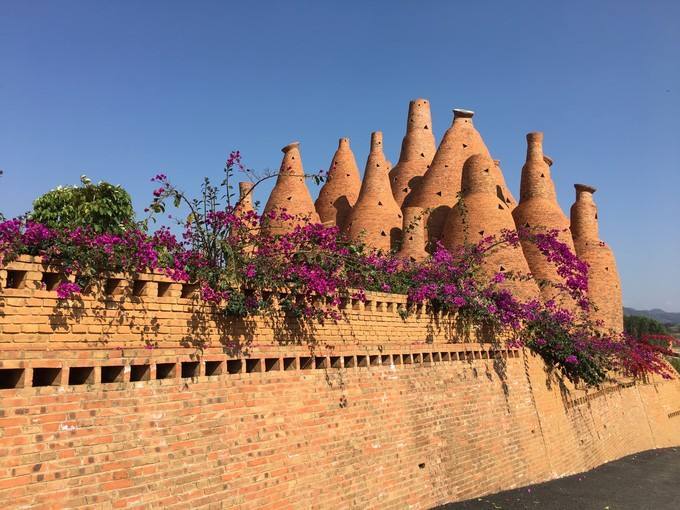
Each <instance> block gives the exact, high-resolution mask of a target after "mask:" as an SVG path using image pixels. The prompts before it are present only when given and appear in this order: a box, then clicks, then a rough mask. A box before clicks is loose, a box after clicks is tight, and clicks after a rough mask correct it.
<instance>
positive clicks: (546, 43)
mask: <svg viewBox="0 0 680 510" xmlns="http://www.w3.org/2000/svg"><path fill="white" fill-rule="evenodd" d="M678 20H680V2H677V1H642V0H640V1H637V2H632V1H627V0H618V1H598V2H586V1H583V2H581V1H571V2H551V1H536V2H530V1H517V2H507V1H497V2H491V1H476V2H455V1H450V2H444V1H438V2H435V1H431V2H430V1H423V0H421V1H419V2H411V1H384V2H371V1H366V0H364V1H344V2H323V1H308V2H302V1H288V2H278V1H276V2H275V1H272V2H265V1H260V2H226V1H216V2H209V1H195V2H172V1H144V2H133V1H119V2H103V1H82V2H78V1H61V2H54V1H50V2H40V1H31V2H23V1H18V0H17V1H6V0H0V168H1V169H3V170H4V171H5V176H4V177H3V178H1V179H0V209H1V210H2V211H4V212H5V214H8V215H15V214H19V213H22V212H24V211H26V210H28V209H29V208H30V206H31V202H32V200H33V199H34V198H35V197H36V196H38V195H39V194H41V193H43V192H44V191H47V190H49V189H50V188H52V187H54V186H56V185H58V184H73V183H77V182H78V178H79V176H80V175H81V174H83V173H85V174H87V175H88V176H90V177H91V178H93V179H95V180H100V179H103V180H108V181H111V182H113V183H116V184H122V185H123V186H125V187H126V188H127V189H128V190H129V191H130V192H131V194H132V196H133V198H134V201H135V206H136V207H137V209H138V210H139V211H141V210H142V209H143V207H144V205H145V204H146V203H147V202H148V198H149V196H150V191H151V190H152V185H151V183H150V182H149V178H150V177H151V176H152V175H154V174H155V173H157V172H159V171H163V172H165V173H167V174H168V175H169V176H170V177H171V178H172V179H173V181H175V182H176V183H178V184H179V185H181V187H183V188H185V189H187V190H191V191H195V190H197V188H198V185H199V183H200V180H201V178H202V177H203V176H204V175H211V176H215V177H218V176H219V174H220V170H221V168H222V166H223V162H224V160H225V157H226V155H227V154H228V152H229V151H230V150H232V149H239V150H241V152H242V153H243V155H244V158H245V161H246V163H247V164H248V166H250V167H253V168H260V169H264V168H277V167H278V165H279V163H280V157H281V153H280V150H279V149H280V148H281V147H283V146H284V145H286V144H287V143H289V142H290V141H293V140H300V141H301V142H302V145H301V150H302V156H303V161H304V164H305V169H306V170H308V171H310V172H311V171H315V170H318V169H322V168H327V166H328V164H329V163H330V160H331V157H332V155H333V151H334V150H335V148H336V146H337V139H338V138H339V137H341V136H349V137H350V138H351V140H352V146H353V149H354V151H355V154H356V156H357V160H358V161H359V165H360V166H361V167H363V164H364V162H365V158H366V156H367V151H368V143H369V136H370V132H371V131H374V130H382V131H383V132H384V134H385V148H386V152H387V154H388V157H389V158H390V159H391V160H392V161H393V162H396V161H397V159H398V155H399V148H400V143H401V138H402V136H403V134H404V128H405V122H406V110H407V107H408V102H409V100H410V99H412V98H416V97H425V98H429V99H430V101H431V103H432V107H433V125H434V130H435V133H436V135H437V140H439V138H440V137H441V135H442V133H443V132H444V131H445V130H446V128H447V127H448V126H449V124H450V122H451V108H454V107H461V108H468V109H473V110H475V111H476V112H477V114H476V116H475V125H476V126H477V128H478V129H479V131H480V132H481V133H482V136H483V137H484V139H485V141H486V143H487V145H488V146H489V148H490V150H491V152H492V154H493V155H494V157H495V158H497V159H500V160H501V165H502V168H503V171H504V174H505V177H506V180H507V181H508V184H509V185H510V186H511V188H512V190H513V192H514V194H515V195H516V196H517V195H519V192H518V188H519V172H520V169H521V167H522V163H523V158H524V154H525V139H524V135H525V134H526V133H527V132H528V131H533V130H540V131H544V132H545V151H546V153H547V154H549V155H550V156H551V157H553V158H554V159H555V165H554V166H553V176H554V179H555V182H556V185H557V189H558V193H559V200H560V203H561V205H562V207H563V209H564V210H565V211H568V208H569V206H570V204H571V203H572V201H573V197H574V190H573V186H572V185H573V183H575V182H583V183H587V184H591V185H593V186H595V187H597V188H598V192H597V193H596V196H595V197H596V199H597V202H598V204H599V206H600V229H601V235H602V237H603V238H604V239H605V240H606V241H607V242H609V243H610V244H611V245H612V247H613V248H614V250H615V253H616V255H617V258H618V264H619V270H620V272H621V275H622V279H623V290H624V302H625V303H626V305H628V306H635V307H638V308H641V307H644V308H649V307H660V308H664V309H666V310H670V311H680V264H679V263H678V259H679V258H680V256H679V254H680V122H678V116H679V114H680V58H678V55H679V54H680V30H678ZM310 186H311V184H310ZM312 193H313V195H314V196H315V195H316V190H315V189H313V190H312ZM267 194H268V190H267V189H266V188H262V189H261V190H260V192H259V193H258V198H259V199H260V200H265V199H266V196H267Z"/></svg>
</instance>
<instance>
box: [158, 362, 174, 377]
mask: <svg viewBox="0 0 680 510" xmlns="http://www.w3.org/2000/svg"><path fill="white" fill-rule="evenodd" d="M176 367H177V363H157V364H156V379H172V378H173V377H175V370H176Z"/></svg>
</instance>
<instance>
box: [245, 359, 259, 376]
mask: <svg viewBox="0 0 680 510" xmlns="http://www.w3.org/2000/svg"><path fill="white" fill-rule="evenodd" d="M256 372H262V360H261V359H257V358H256V359H247V360H246V374H253V373H256Z"/></svg>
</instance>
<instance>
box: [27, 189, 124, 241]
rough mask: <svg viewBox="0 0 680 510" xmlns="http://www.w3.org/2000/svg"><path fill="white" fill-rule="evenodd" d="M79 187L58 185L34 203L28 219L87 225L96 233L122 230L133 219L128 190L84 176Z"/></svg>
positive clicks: (65, 225)
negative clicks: (96, 181)
mask: <svg viewBox="0 0 680 510" xmlns="http://www.w3.org/2000/svg"><path fill="white" fill-rule="evenodd" d="M80 181H81V183H82V186H66V187H58V188H56V189H53V190H52V191H48V192H47V193H45V194H44V195H42V196H41V197H39V198H38V199H36V200H35V202H33V211H32V212H31V213H30V218H31V219H32V220H33V221H36V222H39V223H41V224H43V225H45V226H47V227H49V228H71V229H72V228H77V227H90V228H92V229H94V231H95V232H97V233H102V232H109V233H121V232H123V231H124V230H125V228H126V226H127V225H130V224H132V223H133V222H134V220H135V217H134V211H133V209H132V200H131V199H130V195H129V194H128V192H127V191H125V190H124V189H123V188H122V187H120V186H114V185H113V184H109V183H108V182H100V183H99V184H93V183H92V181H90V179H88V178H87V177H85V176H82V177H81V178H80Z"/></svg>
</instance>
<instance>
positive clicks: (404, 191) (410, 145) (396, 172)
mask: <svg viewBox="0 0 680 510" xmlns="http://www.w3.org/2000/svg"><path fill="white" fill-rule="evenodd" d="M436 151H437V145H436V143H435V139H434V133H433V132H432V115H431V113H430V102H429V101H428V100H427V99H414V100H413V101H411V103H410V104H409V107H408V120H407V121H406V136H404V140H403V141H402V142H401V154H400V155H399V162H398V163H397V164H396V165H395V167H394V168H393V169H392V170H390V185H391V186H392V195H393V196H394V199H395V200H396V202H397V205H398V206H399V207H401V206H402V204H403V203H404V199H405V198H406V196H407V195H408V194H409V193H410V192H411V191H412V190H413V188H414V187H416V186H417V185H418V183H419V181H420V180H421V177H422V176H423V175H424V174H425V172H426V171H427V169H428V167H429V166H430V163H432V158H433V157H434V154H435V152H436Z"/></svg>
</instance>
